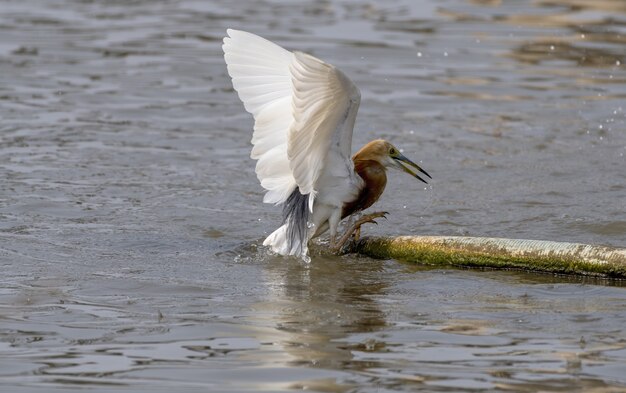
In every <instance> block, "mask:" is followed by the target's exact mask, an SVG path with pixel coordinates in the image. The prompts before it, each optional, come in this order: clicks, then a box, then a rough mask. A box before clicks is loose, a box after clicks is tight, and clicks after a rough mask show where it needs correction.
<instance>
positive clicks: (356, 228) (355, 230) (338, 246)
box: [331, 212, 389, 254]
mask: <svg viewBox="0 0 626 393" xmlns="http://www.w3.org/2000/svg"><path fill="white" fill-rule="evenodd" d="M387 214H389V212H375V213H370V214H366V215H363V216H361V217H360V218H359V219H358V220H356V221H355V222H354V223H353V224H352V225H350V226H349V227H348V229H347V230H346V231H345V233H344V234H343V236H341V238H340V239H339V241H337V242H336V243H335V244H331V249H332V250H333V252H335V253H337V254H339V253H340V252H341V251H342V250H343V248H344V246H345V245H346V243H348V241H349V240H350V237H352V241H354V242H356V241H358V240H359V238H360V237H361V225H363V224H367V223H372V224H377V225H378V223H377V222H376V219H377V218H381V217H382V218H387V217H386V216H387ZM331 243H332V242H331Z"/></svg>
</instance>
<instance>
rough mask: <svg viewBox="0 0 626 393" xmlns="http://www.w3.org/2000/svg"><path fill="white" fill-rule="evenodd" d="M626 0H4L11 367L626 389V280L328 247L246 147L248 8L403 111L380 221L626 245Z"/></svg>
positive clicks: (153, 384)
mask: <svg viewBox="0 0 626 393" xmlns="http://www.w3.org/2000/svg"><path fill="white" fill-rule="evenodd" d="M625 26H626V5H625V3H624V2H623V1H622V0H614V1H610V0H596V1H582V0H536V1H525V0H520V1H499V0H474V1H464V0H446V1H435V0H420V1H409V0H399V1H389V2H384V3H383V2H380V3H378V2H372V3H364V2H357V1H327V2H318V3H315V4H309V3H304V2H302V3H297V2H280V1H269V2H230V1H211V2H209V1H191V0H190V1H186V0H179V1H174V0H172V1H156V0H150V1H148V0H145V1H142V0H136V1H107V2H93V1H79V0H51V1H43V0H40V1H36V0H20V1H10V0H7V1H4V2H3V3H2V4H1V5H0V119H1V122H0V179H2V187H1V188H0V266H2V271H3V273H4V274H2V275H1V276H0V390H1V391H11V392H34V391H45V392H55V391H68V390H71V391H75V390H82V389H90V390H95V391H99V392H125V391H155V390H162V391H205V392H206V391H211V392H219V391H225V392H239V391H289V390H300V389H304V388H306V389H308V390H310V391H320V392H386V391H420V390H421V391H473V390H488V391H527V392H534V391H537V390H543V391H563V392H571V391H586V392H589V391H590V392H594V391H595V392H606V391H611V392H614V391H626V376H625V373H624V370H626V333H625V332H624V326H626V289H625V288H624V284H623V283H622V282H615V281H602V280H591V279H584V278H571V277H569V278H568V277H553V276H548V275H536V274H526V273H520V272H503V271H469V270H453V269H432V268H428V267H419V266H413V265H406V264H402V263H400V262H397V261H376V260H371V259H368V258H361V257H356V256H344V257H332V256H328V255H324V254H323V253H322V252H321V251H320V250H322V249H323V247H318V250H317V251H315V253H314V254H315V255H314V256H313V260H312V262H311V264H310V265H306V264H303V263H301V262H300V261H297V260H293V259H283V258H277V257H273V256H270V255H267V253H266V252H265V250H263V249H262V248H261V247H260V246H259V244H260V243H261V241H262V239H263V237H264V236H265V235H267V234H268V233H269V232H270V231H272V230H273V229H274V228H275V227H276V226H277V225H278V223H279V220H280V213H279V211H278V209H276V208H274V207H272V206H266V205H263V204H262V203H261V202H260V201H261V197H262V190H261V189H260V186H259V185H258V184H257V181H256V177H255V175H254V172H253V166H254V163H253V162H252V161H251V160H250V159H248V158H247V157H248V154H249V150H250V145H249V140H250V134H251V132H250V128H251V125H252V121H251V118H250V116H249V115H248V114H246V113H245V112H244V111H243V107H242V105H241V104H240V103H239V101H238V99H237V97H236V95H235V94H234V93H233V91H232V89H231V85H230V81H229V79H228V77H227V75H226V69H225V66H224V63H223V59H222V56H221V49H220V44H221V38H222V37H223V35H224V33H225V29H226V28H227V27H234V28H241V29H246V30H250V31H253V32H256V33H259V34H262V35H264V36H266V37H268V38H270V39H272V40H275V41H277V42H279V43H281V44H283V45H285V46H286V47H288V48H294V49H295V48H297V49H301V50H305V51H308V52H311V53H313V54H314V55H316V56H319V57H321V58H323V59H326V60H328V61H330V62H332V63H334V64H336V65H338V66H340V67H341V68H342V69H343V70H345V71H346V73H347V74H349V75H350V76H351V78H352V79H353V80H354V81H355V82H356V83H357V84H358V85H359V87H360V88H361V92H362V96H363V100H362V104H361V110H360V115H359V119H358V120H357V126H356V131H355V141H354V146H355V148H357V147H358V146H361V145H362V144H364V143H365V142H366V141H368V140H370V139H373V138H376V137H385V138H388V139H390V140H391V141H393V142H394V143H395V144H397V145H399V146H401V147H402V148H403V149H404V153H405V154H406V155H407V156H409V157H411V158H414V159H415V160H416V161H420V162H421V164H422V165H423V167H424V168H425V169H426V170H427V171H429V173H430V174H431V175H433V178H434V179H433V181H432V182H431V185H430V186H429V187H426V188H424V187H423V185H422V184H420V183H418V182H414V181H413V180H411V179H410V178H408V177H406V176H404V175H402V174H392V175H391V178H390V181H389V185H388V190H387V191H386V193H385V195H384V197H383V199H382V200H381V201H380V202H379V203H378V205H377V208H378V209H383V210H388V211H389V212H390V213H391V214H390V218H389V220H388V221H386V222H381V224H380V225H379V226H378V227H374V228H367V229H366V231H367V233H374V234H390V235H392V234H408V233H415V234H441V235H469V236H483V235H484V236H499V237H511V238H531V239H545V240H557V241H577V242H583V243H599V244H609V245H614V246H622V247H623V246H626V171H625V170H624V168H625V164H626V157H625V155H626V72H625V70H624V62H625V61H626V45H625V44H626V35H625V34H626V30H625Z"/></svg>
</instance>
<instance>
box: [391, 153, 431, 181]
mask: <svg viewBox="0 0 626 393" xmlns="http://www.w3.org/2000/svg"><path fill="white" fill-rule="evenodd" d="M393 159H394V160H395V161H396V164H397V165H398V167H400V169H402V170H403V171H405V172H406V173H408V174H409V175H411V176H413V177H416V178H417V179H419V180H421V181H423V182H424V183H427V184H428V182H427V181H426V180H424V179H422V178H421V177H419V175H418V174H417V173H415V172H414V171H413V170H412V169H415V170H417V171H419V172H422V173H423V174H425V175H426V176H428V178H429V179H432V177H430V175H429V174H428V172H426V171H425V170H423V169H422V168H420V166H419V165H417V164H416V163H414V162H413V161H411V160H409V159H408V158H406V157H405V156H403V155H402V154H399V155H398V156H397V157H393Z"/></svg>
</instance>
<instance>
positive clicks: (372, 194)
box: [341, 157, 387, 218]
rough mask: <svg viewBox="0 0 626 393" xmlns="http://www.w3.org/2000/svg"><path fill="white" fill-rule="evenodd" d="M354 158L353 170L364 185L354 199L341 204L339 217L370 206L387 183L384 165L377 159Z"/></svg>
mask: <svg viewBox="0 0 626 393" xmlns="http://www.w3.org/2000/svg"><path fill="white" fill-rule="evenodd" d="M353 160H354V171H355V172H356V173H357V175H359V176H360V177H361V179H363V181H364V182H365V185H364V186H363V188H362V189H361V190H360V191H359V195H358V196H357V198H356V199H355V200H354V201H351V202H347V203H345V204H344V205H343V209H342V211H341V218H345V217H348V216H349V215H351V214H354V213H357V212H359V211H361V210H365V209H367V208H368V207H370V206H372V205H373V204H374V202H376V201H377V200H378V198H380V196H381V195H382V193H383V191H384V190H385V186H386V185H387V174H386V169H385V167H384V166H383V165H382V164H381V163H380V162H378V161H374V160H367V159H366V160H362V159H359V158H357V157H354V158H353Z"/></svg>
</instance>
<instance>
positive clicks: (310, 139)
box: [222, 29, 430, 258]
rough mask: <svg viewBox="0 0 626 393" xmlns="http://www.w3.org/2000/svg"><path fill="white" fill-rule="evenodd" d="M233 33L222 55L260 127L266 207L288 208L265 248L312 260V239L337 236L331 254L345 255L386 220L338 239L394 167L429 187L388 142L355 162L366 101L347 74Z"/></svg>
mask: <svg viewBox="0 0 626 393" xmlns="http://www.w3.org/2000/svg"><path fill="white" fill-rule="evenodd" d="M227 34H228V36H227V37H225V38H224V44H223V45H222V49H223V50H224V59H225V60H226V64H227V66H228V73H229V75H230V76H231V78H232V82H233V87H234V88H235V90H236V91H237V92H238V93H239V98H240V99H241V101H243V103H244V106H245V108H246V110H247V111H248V112H250V113H251V114H252V115H253V117H254V121H255V122H254V133H253V135H252V144H253V145H254V146H253V148H252V153H251V155H250V156H251V157H252V158H253V159H255V160H258V161H257V164H256V174H257V177H258V179H259V180H260V182H261V186H263V188H265V189H266V190H267V192H266V193H265V197H264V198H263V202H265V203H273V204H276V205H278V204H282V205H283V225H282V226H281V227H280V228H278V229H277V230H275V231H274V232H273V233H272V234H270V235H269V236H268V237H267V239H265V241H264V242H263V244H264V245H266V246H269V247H271V249H272V250H273V251H274V252H276V253H278V254H281V255H296V256H300V257H303V258H307V254H308V246H307V245H308V242H309V240H310V239H311V238H313V237H316V236H319V235H321V234H323V233H324V232H326V231H327V230H330V239H331V247H333V248H334V249H339V248H341V247H342V246H343V245H344V244H345V242H346V241H347V240H348V239H349V236H350V235H351V234H352V232H354V231H355V230H358V228H359V227H360V225H361V224H363V223H365V222H373V219H374V218H377V217H381V216H384V213H374V214H371V215H369V216H364V217H363V218H361V219H360V220H358V221H357V222H356V223H355V224H354V225H353V226H352V227H351V229H350V230H349V231H347V232H346V233H345V235H343V236H342V237H341V238H340V239H338V233H337V229H338V226H339V223H340V221H341V220H342V219H343V218H345V217H347V216H350V215H352V214H354V213H357V212H360V211H361V210H363V209H365V208H367V207H369V206H371V205H372V204H373V203H374V202H375V201H376V200H377V199H378V198H379V197H380V195H381V194H382V192H383V190H384V187H385V184H386V181H387V178H386V175H385V172H386V168H387V167H396V168H399V169H402V170H404V171H405V172H407V173H409V174H411V175H412V176H415V177H416V178H418V179H419V180H422V181H424V180H423V179H422V178H420V177H419V176H418V175H417V174H416V173H415V172H413V171H411V170H410V169H409V168H414V169H417V170H418V171H420V172H422V173H424V174H425V175H426V176H428V177H430V175H428V173H426V172H425V171H424V170H423V169H421V168H420V167H419V166H418V165H417V164H415V163H414V162H412V161H410V160H409V159H408V158H406V157H404V156H403V155H402V154H400V152H399V150H398V149H396V148H395V147H394V146H393V145H391V144H390V143H389V142H386V141H383V140H375V141H372V142H370V143H368V144H367V145H365V146H364V147H363V148H362V149H361V150H360V151H359V152H357V153H356V154H355V155H354V157H352V159H351V158H350V156H351V148H352V130H353V128H354V122H355V119H356V114H357V110H358V108H359V103H360V101H361V94H360V92H359V89H358V88H357V87H356V86H355V85H354V84H353V83H352V82H351V81H350V79H348V77H347V76H346V75H344V73H343V72H341V71H340V70H339V69H337V68H335V67H334V66H332V65H330V64H327V63H325V62H323V61H322V60H319V59H317V58H315V57H313V56H311V55H308V54H306V53H302V52H290V51H288V50H286V49H284V48H282V47H280V46H278V45H276V44H274V43H272V42H270V41H268V40H266V39H264V38H261V37H259V36H257V35H254V34H251V33H247V32H244V31H239V30H232V29H228V30H227ZM424 182H425V181H424Z"/></svg>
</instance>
